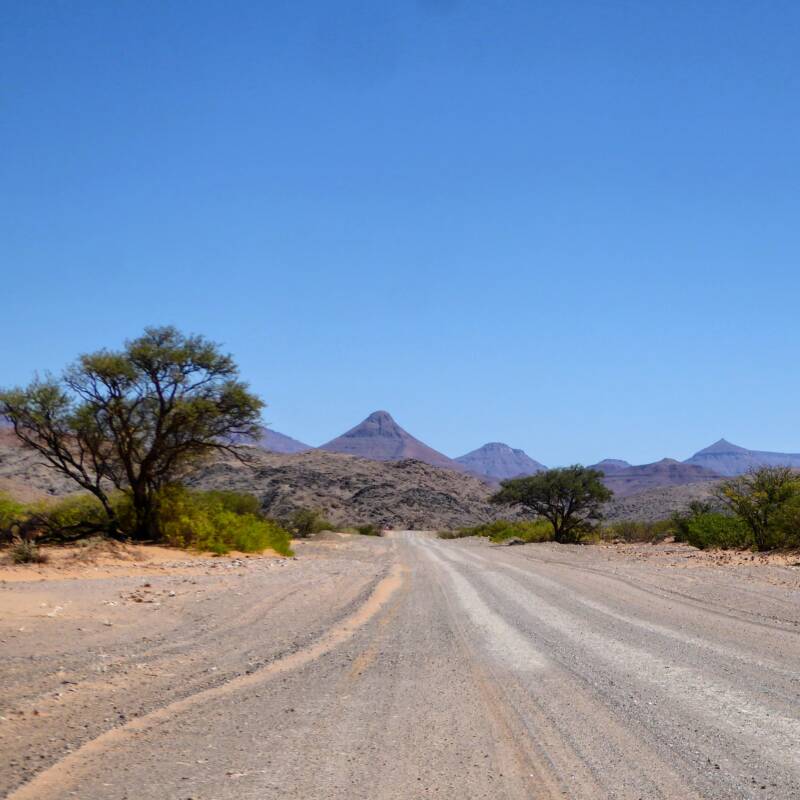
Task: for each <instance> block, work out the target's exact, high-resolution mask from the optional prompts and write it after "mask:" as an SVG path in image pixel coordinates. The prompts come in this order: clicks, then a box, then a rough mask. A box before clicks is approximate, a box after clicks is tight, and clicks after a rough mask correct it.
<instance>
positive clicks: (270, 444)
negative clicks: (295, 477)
mask: <svg viewBox="0 0 800 800" xmlns="http://www.w3.org/2000/svg"><path fill="white" fill-rule="evenodd" d="M231 442H232V443H233V444H249V445H252V446H254V447H260V448H261V449H262V450H267V451H269V452H270V453H305V452H306V450H313V449H314V448H313V447H312V446H311V445H310V444H304V443H303V442H300V441H298V440H297V439H292V437H291V436H287V435H286V434H285V433H278V431H274V430H272V428H261V430H260V433H259V435H258V438H257V439H255V440H254V439H250V438H249V437H244V436H233V437H231Z"/></svg>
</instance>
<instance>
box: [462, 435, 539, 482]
mask: <svg viewBox="0 0 800 800" xmlns="http://www.w3.org/2000/svg"><path fill="white" fill-rule="evenodd" d="M455 460H456V461H457V462H458V463H459V464H461V465H463V466H464V467H466V468H467V469H468V470H469V471H470V472H474V473H476V474H478V475H486V476H487V477H489V478H493V479H495V480H505V479H507V478H516V477H518V476H520V475H533V474H534V473H536V472H541V471H542V470H544V469H547V467H545V466H544V464H540V463H539V462H538V461H534V459H532V458H531V457H530V456H529V455H528V454H527V453H526V452H525V451H524V450H516V449H514V448H512V447H509V446H508V445H507V444H503V443H502V442H489V443H487V444H485V445H483V447H479V448H478V449H477V450H472V451H471V452H469V453H466V454H465V455H463V456H459V457H458V458H456V459H455Z"/></svg>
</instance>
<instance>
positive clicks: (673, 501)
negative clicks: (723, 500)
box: [603, 481, 720, 522]
mask: <svg viewBox="0 0 800 800" xmlns="http://www.w3.org/2000/svg"><path fill="white" fill-rule="evenodd" d="M714 486H715V483H714V482H713V481H701V482H700V483H686V484H682V485H679V486H659V487H656V488H654V489H645V490H643V491H640V492H637V493H635V494H631V495H618V496H616V497H614V498H613V499H612V500H611V502H610V503H608V504H607V505H606V507H605V509H604V512H603V513H604V515H605V518H606V520H607V521H608V522H618V521H620V520H635V521H637V522H656V521H657V520H661V519H667V518H668V517H670V516H671V515H672V514H674V513H675V512H683V511H685V510H686V509H687V507H688V506H689V503H691V502H692V501H693V500H701V501H703V502H710V503H712V505H714V506H715V507H716V506H719V505H720V504H719V503H718V502H715V501H714Z"/></svg>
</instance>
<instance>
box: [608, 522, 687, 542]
mask: <svg viewBox="0 0 800 800" xmlns="http://www.w3.org/2000/svg"><path fill="white" fill-rule="evenodd" d="M598 534H599V537H600V538H601V539H603V540H605V541H615V540H618V541H622V542H651V543H655V542H662V541H664V539H666V538H668V537H670V536H674V535H675V523H674V522H673V520H671V519H665V520H658V521H656V522H642V521H637V520H620V521H619V522H614V523H612V524H610V525H604V526H603V527H602V528H601V529H599V531H598Z"/></svg>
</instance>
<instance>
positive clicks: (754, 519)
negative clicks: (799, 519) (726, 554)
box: [717, 467, 800, 550]
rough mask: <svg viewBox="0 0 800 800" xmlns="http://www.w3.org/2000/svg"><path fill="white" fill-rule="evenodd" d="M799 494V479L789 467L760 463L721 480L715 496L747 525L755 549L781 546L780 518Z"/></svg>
mask: <svg viewBox="0 0 800 800" xmlns="http://www.w3.org/2000/svg"><path fill="white" fill-rule="evenodd" d="M798 496H800V479H798V476H797V473H796V472H794V471H793V470H792V469H790V468H789V467H760V468H758V469H753V470H751V471H750V472H748V473H747V474H746V475H739V476H737V477H735V478H729V479H728V480H726V481H723V482H722V483H721V484H720V485H719V487H718V489H717V497H718V499H719V500H721V501H722V502H723V503H725V505H726V506H727V507H728V508H729V509H730V510H731V511H732V512H733V513H734V514H736V516H737V517H738V518H739V519H741V520H742V522H743V523H744V524H745V525H747V527H748V529H749V530H750V533H751V538H752V542H753V544H754V546H755V548H756V549H757V550H772V549H773V548H775V547H779V546H781V544H782V543H783V541H782V540H783V535H782V534H781V532H780V525H779V522H778V521H779V520H780V518H781V516H782V514H783V512H784V510H785V509H786V507H787V506H789V505H791V504H792V503H793V502H794V501H795V499H796V498H797V497H798Z"/></svg>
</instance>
